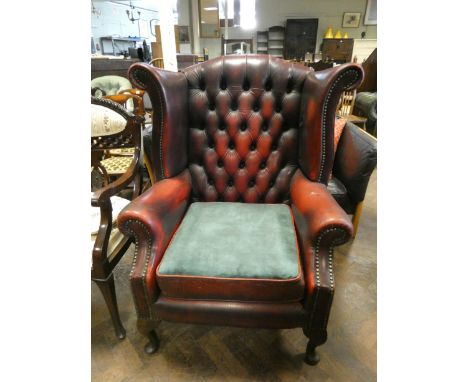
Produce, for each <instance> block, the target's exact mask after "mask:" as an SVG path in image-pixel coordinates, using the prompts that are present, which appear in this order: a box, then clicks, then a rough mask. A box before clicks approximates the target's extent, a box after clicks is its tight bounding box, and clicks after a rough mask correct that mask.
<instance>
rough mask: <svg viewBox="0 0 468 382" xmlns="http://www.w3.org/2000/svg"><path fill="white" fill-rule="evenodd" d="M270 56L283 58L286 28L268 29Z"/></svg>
mask: <svg viewBox="0 0 468 382" xmlns="http://www.w3.org/2000/svg"><path fill="white" fill-rule="evenodd" d="M268 54H271V55H272V56H275V57H281V58H282V57H283V54H284V27H281V26H274V27H271V28H268Z"/></svg>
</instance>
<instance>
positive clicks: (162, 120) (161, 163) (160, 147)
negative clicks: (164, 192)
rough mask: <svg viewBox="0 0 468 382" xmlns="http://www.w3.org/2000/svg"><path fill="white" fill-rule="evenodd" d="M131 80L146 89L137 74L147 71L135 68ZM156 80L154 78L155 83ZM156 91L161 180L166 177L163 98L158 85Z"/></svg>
mask: <svg viewBox="0 0 468 382" xmlns="http://www.w3.org/2000/svg"><path fill="white" fill-rule="evenodd" d="M131 74H132V77H131V78H132V80H133V81H135V82H136V84H137V85H138V86H140V87H141V88H142V89H147V88H148V86H145V84H144V83H143V82H141V80H140V79H138V77H137V76H138V75H140V76H142V77H146V78H147V75H148V73H147V72H145V71H143V70H141V69H135V70H134V71H133V72H132V73H131ZM157 83H158V81H157V80H156V84H157ZM156 91H157V92H158V95H159V107H160V108H161V115H160V120H161V123H160V126H159V165H160V170H161V180H162V179H165V178H166V175H165V174H164V166H163V155H162V150H163V147H162V146H163V144H162V142H163V126H164V106H165V105H164V100H163V96H162V92H161V89H160V88H159V85H156ZM153 120H154V114H153Z"/></svg>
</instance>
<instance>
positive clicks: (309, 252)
mask: <svg viewBox="0 0 468 382" xmlns="http://www.w3.org/2000/svg"><path fill="white" fill-rule="evenodd" d="M291 202H292V210H293V214H294V219H295V222H296V226H297V233H298V236H299V237H298V241H299V245H300V247H301V254H302V256H303V258H302V261H303V265H304V275H305V282H306V294H305V299H304V307H305V309H306V310H307V311H308V312H309V313H310V321H309V322H308V324H307V326H306V328H305V330H306V332H307V333H309V334H310V333H312V332H314V333H315V334H314V336H315V337H314V338H318V340H317V341H318V342H317V344H320V343H324V342H325V341H326V326H327V322H328V317H329V314H330V307H331V302H332V300H333V293H334V284H335V282H334V273H333V248H334V247H335V246H336V245H340V244H344V243H346V242H347V241H348V240H349V239H350V238H351V235H352V232H353V226H352V224H351V221H350V219H349V218H348V215H347V214H346V213H345V212H344V211H343V210H342V208H341V207H340V206H339V205H338V203H337V202H336V201H335V200H334V199H333V197H332V196H331V195H330V193H329V192H328V190H327V188H326V186H325V185H323V184H321V183H316V182H311V181H310V180H308V179H307V178H306V177H305V176H304V175H303V173H302V171H301V170H298V171H297V172H296V174H295V175H294V177H293V179H292V182H291ZM310 335H311V334H310Z"/></svg>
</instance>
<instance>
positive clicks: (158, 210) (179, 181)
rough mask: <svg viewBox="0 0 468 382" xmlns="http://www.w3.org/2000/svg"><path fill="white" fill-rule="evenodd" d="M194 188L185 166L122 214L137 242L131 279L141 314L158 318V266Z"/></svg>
mask: <svg viewBox="0 0 468 382" xmlns="http://www.w3.org/2000/svg"><path fill="white" fill-rule="evenodd" d="M191 188H192V186H191V180H190V174H189V171H188V170H185V171H183V172H182V173H181V174H179V175H177V176H175V177H173V178H167V179H165V180H162V181H160V182H157V183H155V184H154V185H153V186H152V187H151V188H150V189H149V190H148V191H146V192H145V193H144V194H142V195H141V196H139V197H138V198H136V199H135V200H133V201H132V202H131V203H130V204H129V205H128V206H127V207H126V208H125V209H124V210H123V211H122V212H121V213H120V214H119V217H118V219H117V222H118V227H119V229H120V230H121V231H122V233H123V234H125V235H127V236H132V237H134V239H135V243H136V244H135V257H134V259H133V264H132V270H131V273H130V283H131V289H132V293H133V295H134V301H135V305H136V309H137V314H138V317H139V318H146V319H153V318H154V315H153V311H152V303H153V302H154V301H155V299H156V297H157V295H158V292H159V290H158V287H157V284H156V268H157V266H158V264H159V262H160V261H161V258H162V255H163V254H164V251H165V249H166V246H167V245H168V243H169V241H170V239H171V237H172V235H173V234H174V232H175V230H176V229H177V226H178V225H179V223H180V222H181V220H182V218H183V216H184V214H185V211H186V210H187V207H188V203H189V197H190V193H191Z"/></svg>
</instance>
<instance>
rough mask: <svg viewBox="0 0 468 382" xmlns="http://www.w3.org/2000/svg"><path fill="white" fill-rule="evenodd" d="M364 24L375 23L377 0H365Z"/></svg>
mask: <svg viewBox="0 0 468 382" xmlns="http://www.w3.org/2000/svg"><path fill="white" fill-rule="evenodd" d="M364 25H377V0H367V7H366V15H365V17H364Z"/></svg>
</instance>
